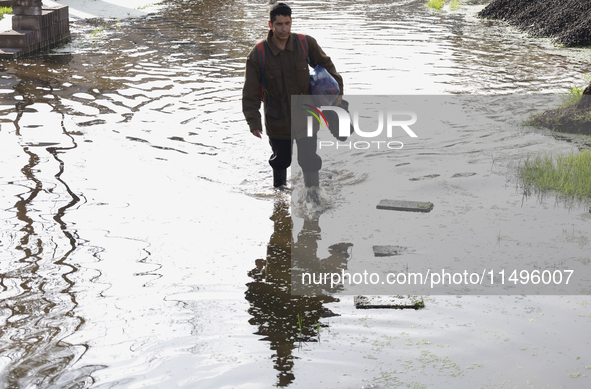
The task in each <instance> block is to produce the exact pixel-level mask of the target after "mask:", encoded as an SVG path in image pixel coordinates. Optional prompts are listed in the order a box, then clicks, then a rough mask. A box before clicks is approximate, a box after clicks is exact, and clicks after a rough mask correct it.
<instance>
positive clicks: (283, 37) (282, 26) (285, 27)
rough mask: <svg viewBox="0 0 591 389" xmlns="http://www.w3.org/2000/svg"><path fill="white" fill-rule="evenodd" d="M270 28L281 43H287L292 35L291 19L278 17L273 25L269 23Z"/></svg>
mask: <svg viewBox="0 0 591 389" xmlns="http://www.w3.org/2000/svg"><path fill="white" fill-rule="evenodd" d="M269 28H270V29H271V30H273V36H274V37H275V39H277V40H280V41H287V38H289V34H290V33H291V17H290V16H283V15H277V16H275V20H274V21H273V23H271V22H270V21H269Z"/></svg>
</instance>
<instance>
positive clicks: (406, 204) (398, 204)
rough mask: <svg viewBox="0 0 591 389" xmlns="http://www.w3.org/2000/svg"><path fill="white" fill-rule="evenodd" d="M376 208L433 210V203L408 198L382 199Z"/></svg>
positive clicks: (411, 210) (410, 210)
mask: <svg viewBox="0 0 591 389" xmlns="http://www.w3.org/2000/svg"><path fill="white" fill-rule="evenodd" d="M376 208H377V209H389V210H393V211H409V212H431V210H432V209H433V203H429V202H420V201H407V200H382V201H380V203H379V204H378V205H377V206H376Z"/></svg>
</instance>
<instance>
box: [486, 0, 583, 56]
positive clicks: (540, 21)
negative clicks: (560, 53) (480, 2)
mask: <svg viewBox="0 0 591 389" xmlns="http://www.w3.org/2000/svg"><path fill="white" fill-rule="evenodd" d="M478 16H479V17H481V18H488V19H499V20H504V21H506V22H507V23H509V24H510V25H512V26H514V27H516V28H518V29H519V30H522V31H526V32H528V33H529V34H531V35H534V36H540V37H550V38H552V39H553V40H554V42H556V43H557V44H561V45H564V46H589V45H591V1H589V0H493V1H492V2H491V3H490V4H489V5H488V6H486V7H485V8H484V9H483V10H482V11H480V12H479V13H478Z"/></svg>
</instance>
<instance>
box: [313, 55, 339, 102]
mask: <svg viewBox="0 0 591 389" xmlns="http://www.w3.org/2000/svg"><path fill="white" fill-rule="evenodd" d="M340 93H341V90H340V88H339V84H338V83H337V81H336V80H335V79H334V77H333V76H332V75H331V74H330V73H329V72H328V70H326V69H325V68H324V67H322V66H320V65H316V67H315V68H314V69H313V70H312V71H311V72H310V94H311V95H314V102H315V104H316V106H317V107H320V106H323V105H332V103H334V101H335V100H336V98H337V96H338V95H339V94H340Z"/></svg>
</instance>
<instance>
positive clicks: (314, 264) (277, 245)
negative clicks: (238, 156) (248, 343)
mask: <svg viewBox="0 0 591 389" xmlns="http://www.w3.org/2000/svg"><path fill="white" fill-rule="evenodd" d="M271 220H273V226H274V228H273V234H272V235H271V237H270V239H269V244H268V245H267V256H266V258H264V259H262V258H261V259H257V260H256V261H255V263H256V266H255V268H254V269H252V270H251V271H249V272H248V275H249V276H250V277H251V278H252V279H253V281H252V282H249V283H248V284H247V287H248V289H247V291H246V293H245V297H246V299H247V300H248V302H249V303H250V309H249V310H248V313H249V314H250V315H251V316H252V318H251V319H250V320H249V323H250V324H252V325H256V326H257V332H255V333H256V334H257V335H262V336H264V340H265V341H268V342H269V343H270V348H271V350H273V357H272V358H273V362H274V368H275V369H276V370H277V371H278V372H279V374H278V376H277V378H278V382H277V384H276V386H278V387H286V386H289V385H290V384H291V383H292V382H293V381H294V380H295V376H294V363H295V359H297V357H295V356H294V355H292V351H293V349H295V348H296V347H297V344H298V343H302V342H303V343H308V342H317V341H319V339H320V331H321V330H320V328H321V327H326V326H327V325H326V324H324V323H320V320H321V319H322V318H327V317H331V316H336V314H335V313H333V312H332V311H331V310H330V309H329V308H328V307H327V306H326V305H327V304H328V303H332V302H336V301H338V299H337V298H335V297H333V296H332V295H328V294H326V293H319V291H318V290H314V291H312V290H311V292H314V293H310V294H309V295H307V296H296V295H293V294H292V293H291V288H292V267H294V266H297V267H299V268H301V269H303V270H304V271H310V272H331V271H332V272H340V271H341V270H344V269H346V268H347V261H348V260H349V258H350V253H349V251H350V248H351V246H352V245H351V244H350V243H337V244H333V245H331V246H330V247H329V248H328V251H329V253H330V255H329V256H328V257H327V258H324V259H320V258H318V255H317V249H318V242H317V241H318V240H319V239H320V227H319V226H318V220H307V221H306V222H305V223H304V226H303V228H302V230H301V232H300V233H299V234H298V239H297V241H296V242H294V241H293V237H292V233H293V221H292V218H291V215H290V214H289V203H288V202H286V201H280V202H277V203H275V210H274V212H273V216H272V217H271ZM294 262H295V263H294ZM340 290H342V286H341V285H339V286H338V287H335V288H333V289H330V290H327V291H326V292H328V293H331V294H332V293H336V292H338V291H340Z"/></svg>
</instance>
